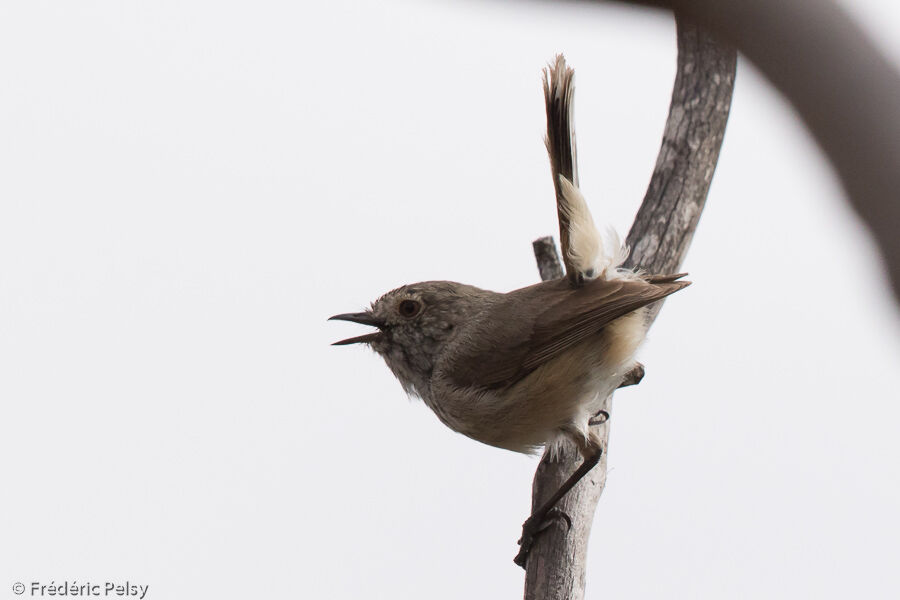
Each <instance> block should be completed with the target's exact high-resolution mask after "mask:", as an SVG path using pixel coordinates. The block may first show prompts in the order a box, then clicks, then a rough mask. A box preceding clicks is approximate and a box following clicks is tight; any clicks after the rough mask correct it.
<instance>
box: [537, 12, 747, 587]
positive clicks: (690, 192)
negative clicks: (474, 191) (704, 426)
mask: <svg viewBox="0 0 900 600" xmlns="http://www.w3.org/2000/svg"><path fill="white" fill-rule="evenodd" d="M735 62H736V55H735V52H734V50H731V49H729V48H727V47H725V46H723V45H721V44H719V43H717V42H715V41H714V40H713V39H712V38H711V37H710V36H709V35H707V34H704V33H703V32H701V31H699V30H698V29H697V28H696V27H694V26H692V25H690V24H688V23H686V22H684V21H683V20H682V19H678V67H677V74H676V78H675V86H674V89H673V92H672V102H671V105H670V107H669V117H668V121H667V123H666V129H665V133H664V135H663V143H662V147H661V149H660V154H659V158H658V160H657V164H656V169H655V171H654V174H653V178H652V179H651V182H650V187H649V188H648V190H647V194H646V196H645V197H644V202H643V204H642V205H641V209H640V211H639V212H638V216H637V218H636V219H635V223H634V225H633V226H632V230H631V233H630V234H629V236H628V242H629V243H630V244H631V246H632V248H633V250H632V255H631V257H630V258H629V261H628V265H629V266H639V267H642V268H644V269H645V270H647V271H649V272H655V273H672V272H674V271H675V270H676V269H677V267H678V265H680V264H681V261H682V259H683V258H684V254H685V252H686V251H687V247H688V245H689V244H690V240H691V237H692V235H693V232H694V229H695V228H696V226H697V220H698V219H699V216H700V212H701V210H702V209H703V204H704V202H705V200H706V193H707V191H708V189H709V183H710V180H711V179H712V174H713V172H714V171H715V166H716V161H717V159H718V153H719V147H720V145H721V143H722V137H723V135H724V130H725V123H726V121H727V118H728V111H729V108H730V106H731V93H732V90H733V86H734V69H735ZM573 145H574V144H573ZM573 156H574V154H573ZM547 239H548V238H542V239H541V240H538V241H537V242H535V244H534V246H535V256H536V258H537V260H538V268H539V270H540V272H541V277H542V278H544V279H549V278H552V277H553V275H554V274H555V273H560V269H559V261H558V259H557V260H556V264H555V270H554V266H553V256H555V251H553V250H552V248H553V245H552V244H553V243H552V240H550V241H549V248H550V250H548V242H547ZM551 255H553V256H551ZM560 274H561V273H560ZM657 310H658V308H657ZM654 315H655V312H654ZM611 405H612V398H611V397H610V398H607V400H606V403H605V404H604V406H603V410H605V411H607V413H611ZM597 428H598V432H599V433H600V435H601V438H602V439H603V443H604V446H606V442H607V441H608V436H609V423H608V422H606V423H603V424H601V425H598V426H597ZM606 457H607V453H606V452H604V453H603V456H602V458H601V461H600V464H598V465H597V466H596V467H594V469H593V470H592V471H591V472H590V473H589V474H588V475H587V476H586V477H585V478H584V479H583V480H582V481H581V482H580V483H579V484H578V485H576V486H575V487H574V488H573V489H572V490H571V491H570V492H569V493H568V494H567V495H566V496H565V497H563V499H562V500H561V501H560V503H559V504H558V507H559V508H560V509H561V510H562V511H563V512H564V513H565V514H567V515H569V517H570V518H571V522H572V526H571V528H568V526H567V524H566V522H565V521H559V522H558V523H557V524H554V525H552V526H551V527H549V528H548V529H547V530H546V531H545V532H544V533H543V534H542V535H541V537H540V538H538V540H537V541H536V543H535V546H534V548H533V549H532V551H531V554H530V555H529V557H528V564H527V569H526V578H525V598H526V600H538V599H540V600H562V599H567V600H577V599H581V598H583V597H584V582H585V564H586V557H587V542H588V538H589V536H590V530H591V525H592V523H593V518H594V511H595V508H596V506H597V502H598V501H599V499H600V494H601V493H602V492H603V487H604V485H605V483H606ZM579 459H580V455H579V453H578V452H577V451H576V450H575V449H574V447H572V446H571V445H569V446H566V447H565V449H564V451H563V452H562V453H561V455H560V456H559V458H558V460H550V457H549V456H548V455H545V456H544V458H543V459H542V460H541V463H540V465H539V466H538V468H537V472H536V473H535V477H534V485H533V489H532V505H533V506H540V505H541V504H542V503H543V502H544V500H545V499H546V498H547V497H549V496H550V494H552V493H553V492H554V491H555V490H556V489H558V488H559V486H560V485H561V484H562V482H563V481H565V479H566V478H567V477H568V475H569V474H570V473H571V472H572V471H573V470H574V469H575V467H576V466H577V464H578V463H579Z"/></svg>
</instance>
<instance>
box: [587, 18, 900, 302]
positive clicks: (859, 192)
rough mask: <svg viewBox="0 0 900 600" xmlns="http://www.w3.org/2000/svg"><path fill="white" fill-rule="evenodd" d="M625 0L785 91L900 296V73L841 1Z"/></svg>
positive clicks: (896, 295) (898, 298)
mask: <svg viewBox="0 0 900 600" xmlns="http://www.w3.org/2000/svg"><path fill="white" fill-rule="evenodd" d="M592 1H596V0H592ZM620 1H622V2H627V3H629V4H639V5H649V6H657V7H663V8H670V9H673V10H675V11H676V12H678V13H681V14H684V15H686V16H688V17H690V18H691V19H693V20H694V21H695V22H697V23H700V24H702V25H703V27H704V28H705V29H707V30H709V31H712V32H715V33H716V34H717V35H719V36H720V38H721V39H723V40H725V41H727V42H728V43H730V44H731V45H733V46H735V47H736V48H737V49H738V50H740V51H741V53H742V54H744V55H745V56H746V57H747V58H749V59H750V60H751V61H753V63H754V64H755V65H756V66H757V67H758V68H759V69H760V71H762V73H763V74H764V75H765V76H766V77H767V78H768V79H769V80H770V81H771V82H772V84H773V85H774V86H775V87H776V88H778V90H779V91H780V92H781V93H782V94H784V96H785V98H787V100H788V101H789V102H790V103H791V104H792V105H793V106H794V108H795V109H796V111H797V114H798V115H799V116H800V118H801V119H802V120H803V122H804V123H805V124H806V126H807V128H808V129H809V131H810V133H812V135H813V137H814V138H815V139H816V141H817V142H818V144H819V146H820V147H821V148H822V150H824V152H825V154H826V155H827V156H828V159H829V160H830V161H831V164H832V166H833V167H834V169H835V170H836V171H837V174H838V176H839V177H840V179H841V183H842V184H843V186H844V189H845V190H846V192H847V199H848V200H849V202H850V205H851V206H852V207H853V208H854V209H855V210H856V212H857V214H858V215H859V216H860V217H861V218H862V220H863V222H864V223H865V224H866V226H867V227H868V228H869V231H871V233H872V236H873V238H874V241H875V243H876V244H877V246H878V249H879V250H880V252H881V255H882V257H883V258H884V261H885V267H886V269H887V272H888V275H889V276H890V280H891V284H892V286H893V290H894V296H895V299H897V300H900V197H898V196H900V193H898V190H900V72H898V70H897V68H896V66H895V65H893V64H892V63H891V62H890V61H889V60H888V59H887V58H886V57H885V56H884V55H883V54H882V53H881V51H880V50H879V49H878V48H876V46H875V44H874V43H873V42H872V41H871V40H870V39H869V37H868V36H867V35H866V34H865V32H864V31H863V30H862V29H861V28H860V27H859V26H858V25H857V24H856V23H855V22H853V21H852V20H851V19H850V18H849V16H848V15H847V14H846V13H845V12H844V10H843V9H842V8H840V7H839V6H838V4H837V3H836V2H834V0H753V1H749V0H620Z"/></svg>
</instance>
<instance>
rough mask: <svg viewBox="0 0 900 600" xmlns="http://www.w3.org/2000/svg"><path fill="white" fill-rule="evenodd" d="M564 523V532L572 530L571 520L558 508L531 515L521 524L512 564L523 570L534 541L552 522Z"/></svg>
mask: <svg viewBox="0 0 900 600" xmlns="http://www.w3.org/2000/svg"><path fill="white" fill-rule="evenodd" d="M556 520H559V521H564V522H565V523H566V530H567V531H568V530H569V529H571V528H572V519H571V518H570V517H569V515H567V514H566V513H565V512H563V511H562V510H560V509H559V508H556V507H554V508H551V509H550V510H548V511H547V512H546V513H544V514H533V515H531V516H530V517H528V519H526V520H525V522H524V523H522V537H520V538H519V553H518V554H516V557H515V558H514V559H513V562H514V563H516V564H517V565H519V566H520V567H522V568H523V569H524V568H525V565H526V564H527V563H528V554H529V553H530V552H531V548H532V546H534V541H535V539H536V538H537V537H538V536H539V535H540V534H542V533H543V532H544V531H545V530H546V529H547V528H548V527H550V525H552V524H553V521H556Z"/></svg>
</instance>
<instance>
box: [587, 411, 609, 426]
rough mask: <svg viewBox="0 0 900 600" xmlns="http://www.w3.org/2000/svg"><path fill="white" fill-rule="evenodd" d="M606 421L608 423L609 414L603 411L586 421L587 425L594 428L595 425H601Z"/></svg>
mask: <svg viewBox="0 0 900 600" xmlns="http://www.w3.org/2000/svg"><path fill="white" fill-rule="evenodd" d="M607 421H609V413H608V412H606V411H605V410H601V411H600V412H598V413H597V414H596V415H594V416H593V417H591V418H590V419H589V420H588V425H590V426H591V427H594V426H595V425H603V424H604V423H606V422H607Z"/></svg>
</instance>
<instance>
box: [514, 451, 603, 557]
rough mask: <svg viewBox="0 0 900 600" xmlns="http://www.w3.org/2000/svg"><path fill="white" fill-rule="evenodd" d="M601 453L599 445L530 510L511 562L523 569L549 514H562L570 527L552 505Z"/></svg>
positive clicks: (566, 516)
mask: <svg viewBox="0 0 900 600" xmlns="http://www.w3.org/2000/svg"><path fill="white" fill-rule="evenodd" d="M602 455H603V448H602V447H601V448H597V449H596V450H595V451H594V453H593V454H590V455H588V456H586V457H585V459H584V462H582V463H581V466H580V467H578V469H576V471H575V472H574V473H572V474H571V475H570V476H569V478H568V479H566V481H565V482H564V483H563V484H562V485H561V486H559V489H558V490H556V492H555V493H554V494H553V495H552V496H550V498H549V499H548V500H547V501H546V502H544V503H543V504H542V505H541V507H540V508H538V509H537V510H535V511H534V512H532V513H531V516H530V517H528V519H526V520H525V522H524V523H523V524H522V537H521V538H519V553H518V554H517V555H516V557H515V558H514V559H513V562H515V563H516V564H517V565H519V566H520V567H522V568H523V569H524V568H525V564H526V562H527V561H528V553H529V552H531V547H532V546H533V545H534V539H535V537H536V536H537V535H538V534H539V533H541V532H542V531H543V530H544V529H546V528H547V524H546V520H547V518H548V517H549V516H551V515H553V516H562V517H563V518H564V519H565V521H566V522H567V523H568V525H569V526H570V527H571V526H572V521H571V520H570V519H569V517H568V515H566V514H565V513H564V512H562V511H560V510H559V509H556V508H554V507H555V506H556V503H557V502H559V500H560V499H561V498H562V497H563V496H565V495H566V493H567V492H568V491H569V490H571V489H572V488H573V487H575V484H576V483H578V482H579V481H581V478H582V477H584V476H585V475H587V474H588V472H589V471H590V470H591V469H593V468H594V467H595V466H596V465H597V463H598V462H600V457H601V456H602ZM557 513H558V514H557Z"/></svg>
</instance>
